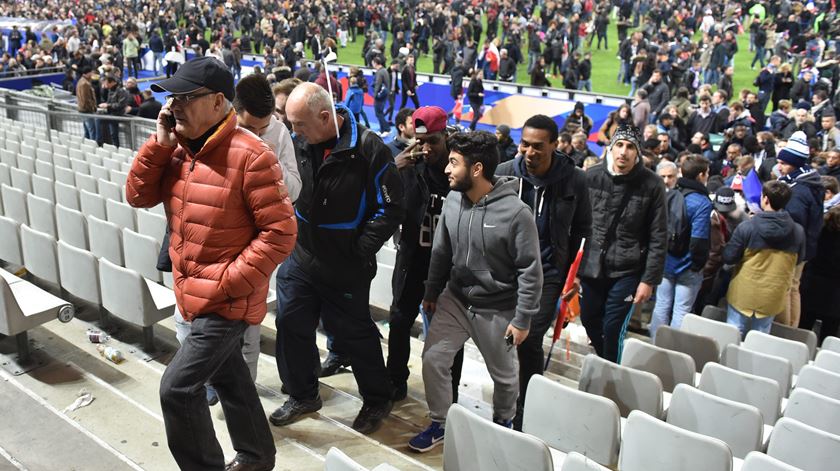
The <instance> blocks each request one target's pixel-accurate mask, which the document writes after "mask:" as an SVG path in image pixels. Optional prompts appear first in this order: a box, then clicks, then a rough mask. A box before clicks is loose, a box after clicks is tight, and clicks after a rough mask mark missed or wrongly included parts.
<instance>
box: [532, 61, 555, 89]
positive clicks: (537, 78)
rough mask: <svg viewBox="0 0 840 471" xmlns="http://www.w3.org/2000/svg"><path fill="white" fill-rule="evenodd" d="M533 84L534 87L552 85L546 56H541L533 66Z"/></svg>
mask: <svg viewBox="0 0 840 471" xmlns="http://www.w3.org/2000/svg"><path fill="white" fill-rule="evenodd" d="M531 86H532V87H550V86H551V82H550V81H549V80H548V77H547V76H546V71H545V58H544V57H540V58H539V59H537V62H536V63H535V64H534V66H533V67H532V68H531Z"/></svg>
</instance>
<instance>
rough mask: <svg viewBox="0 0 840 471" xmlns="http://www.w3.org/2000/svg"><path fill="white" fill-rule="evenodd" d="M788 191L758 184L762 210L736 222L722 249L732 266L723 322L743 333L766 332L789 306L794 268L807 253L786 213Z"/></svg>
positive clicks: (772, 184)
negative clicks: (738, 223) (730, 237)
mask: <svg viewBox="0 0 840 471" xmlns="http://www.w3.org/2000/svg"><path fill="white" fill-rule="evenodd" d="M791 193H792V192H791V189H790V188H789V187H788V186H787V185H785V184H784V183H781V182H778V181H769V182H765V183H764V185H762V188H761V209H762V211H761V212H759V213H756V214H755V215H754V216H753V217H752V218H751V219H748V220H746V221H744V222H743V223H741V224H740V225H738V228H737V229H735V231H734V233H733V234H732V239H731V240H730V241H729V243H727V244H726V247H725V248H724V249H723V262H724V263H727V264H731V265H735V268H734V270H733V275H732V281H731V282H730V284H729V290H728V292H727V294H726V302H727V304H728V308H727V314H726V322H727V323H728V324H732V325H734V326H736V327H738V330H739V331H740V332H741V337H742V338H743V337H745V336H746V335H747V332H749V331H750V330H758V331H760V332H765V333H769V332H770V326H771V325H772V322H773V319H774V317H775V316H777V315H779V314H782V313H783V312H784V310H785V309H786V306H787V304H788V300H787V296H788V294H787V293H788V291H790V289H791V286H792V284H793V282H792V281H793V277H794V271H795V270H796V266H797V264H799V263H800V262H801V261H802V260H804V257H805V234H804V232H803V230H802V227H801V226H800V225H799V224H796V223H795V222H794V221H793V219H792V218H791V217H790V214H788V213H787V212H786V211H784V208H785V205H786V204H787V202H788V201H790V198H791Z"/></svg>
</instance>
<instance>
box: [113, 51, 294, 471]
mask: <svg viewBox="0 0 840 471" xmlns="http://www.w3.org/2000/svg"><path fill="white" fill-rule="evenodd" d="M152 89H153V90H155V91H158V92H162V91H165V92H168V93H170V96H169V98H168V99H167V102H166V105H165V106H163V108H162V109H161V112H160V114H159V115H158V119H157V131H156V132H155V134H152V135H151V136H150V137H149V140H148V141H146V143H145V144H143V147H141V148H140V150H139V151H138V152H137V156H136V157H135V159H134V162H133V164H132V166H131V171H130V172H129V174H128V181H127V182H126V190H125V192H126V199H127V200H128V202H129V203H130V204H131V205H132V206H134V207H138V208H150V207H153V206H156V205H158V204H160V203H163V204H164V206H165V207H166V214H167V217H168V221H167V224H168V227H169V228H170V244H169V256H170V258H171V260H172V277H173V280H174V283H175V300H176V301H177V303H178V311H179V312H180V313H181V314H182V315H183V317H184V319H185V320H186V321H191V322H192V327H191V329H190V333H189V335H188V336H187V337H186V339H185V340H184V342H183V344H182V345H181V347H180V348H179V349H178V352H177V353H176V354H175V357H174V358H173V359H172V361H171V362H170V363H169V366H168V367H167V368H166V371H165V372H164V374H163V378H161V382H160V402H161V410H162V412H163V420H164V425H165V426H166V437H167V440H168V442H169V449H170V451H171V452H172V455H173V456H174V458H175V461H176V462H177V463H178V467H179V468H180V469H185V470H186V469H189V470H199V469H201V470H222V469H224V470H225V471H268V470H271V469H274V456H275V454H276V448H275V446H274V438H273V437H272V435H271V431H270V430H269V428H268V422H267V421H266V417H265V411H264V410H263V408H262V405H261V403H260V399H259V397H258V396H257V389H256V387H255V386H254V382H253V380H252V379H251V375H250V373H249V370H248V366H247V365H246V364H245V360H244V359H243V358H242V347H241V343H242V336H243V334H244V332H245V329H246V328H247V327H248V326H249V325H258V324H260V322H262V320H263V317H265V313H266V298H267V297H268V281H269V277H270V276H271V273H272V271H273V270H274V268H275V267H276V266H277V265H278V264H280V263H281V262H282V261H283V260H284V259H285V258H286V257H287V256H288V255H289V254H290V253H291V251H292V249H293V248H294V245H295V238H296V236H297V223H296V220H295V217H294V212H293V209H292V203H291V201H289V197H288V192H287V191H286V187H285V185H284V184H283V173H282V171H281V170H280V164H279V163H278V161H277V157H275V155H274V152H272V151H271V148H269V147H268V145H266V144H265V143H264V142H262V141H261V140H260V139H259V138H258V137H257V136H255V135H254V134H252V133H250V132H248V131H246V130H244V129H242V128H240V127H238V126H237V125H236V114H235V113H234V110H233V105H232V104H231V100H233V98H234V86H233V76H232V75H231V73H230V71H229V70H228V69H227V67H225V65H224V64H223V63H222V62H221V61H218V60H217V59H215V58H212V57H200V58H197V59H193V60H191V61H189V62H187V63H186V64H184V65H183V66H182V67H180V68H179V69H178V72H176V73H175V75H174V76H173V77H172V78H169V79H166V80H164V81H162V82H159V83H156V84H154V85H152ZM173 118H174V125H173V124H172V121H173ZM206 383H209V384H211V385H212V386H213V387H215V389H216V390H217V391H218V394H219V397H220V399H221V403H222V408H223V409H224V412H225V421H226V423H227V427H228V432H229V433H230V437H231V441H232V442H233V448H234V450H236V457H235V458H234V459H233V461H231V462H230V463H227V465H226V464H225V458H224V454H223V452H222V448H221V446H220V445H219V442H218V440H217V439H216V436H215V433H214V431H213V422H212V420H211V417H210V409H209V406H208V403H207V398H206V397H205V388H204V385H205V384H206Z"/></svg>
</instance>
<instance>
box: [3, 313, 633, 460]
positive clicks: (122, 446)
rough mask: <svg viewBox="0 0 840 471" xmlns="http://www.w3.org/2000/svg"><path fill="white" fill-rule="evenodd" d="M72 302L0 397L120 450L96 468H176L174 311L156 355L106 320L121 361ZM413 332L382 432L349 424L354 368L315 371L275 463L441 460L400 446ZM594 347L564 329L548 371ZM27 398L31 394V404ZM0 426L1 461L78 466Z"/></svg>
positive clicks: (467, 393) (473, 402)
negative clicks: (337, 455) (167, 427)
mask: <svg viewBox="0 0 840 471" xmlns="http://www.w3.org/2000/svg"><path fill="white" fill-rule="evenodd" d="M78 307H79V309H78V313H77V317H76V318H75V319H74V320H73V321H71V322H70V323H68V324H61V323H57V322H52V323H48V324H45V325H44V326H42V327H39V328H36V329H34V330H33V331H31V332H30V338H31V341H32V345H33V347H34V349H35V354H36V356H37V357H38V358H40V359H41V360H42V363H43V366H41V367H39V368H37V369H35V370H33V371H31V372H29V373H27V374H24V375H22V376H17V377H12V376H11V375H9V374H8V373H5V372H0V374H2V375H3V376H2V378H3V380H4V382H3V383H2V384H0V385H2V386H4V387H3V388H1V389H0V400H3V399H5V400H6V401H7V402H6V403H8V404H12V405H13V406H12V408H13V409H14V410H15V411H16V412H17V411H27V410H30V409H31V410H34V411H37V414H38V416H39V417H40V418H39V419H38V420H33V423H35V424H36V425H35V427H32V428H33V430H34V431H35V433H37V434H41V430H42V429H44V430H45V429H46V428H51V429H52V430H57V431H58V432H56V433H59V432H60V433H62V434H66V433H68V432H67V431H65V430H64V429H65V428H66V429H68V430H70V429H73V430H70V432H69V433H72V434H73V435H74V436H77V437H76V438H77V439H78V440H80V441H82V442H81V443H80V444H79V445H78V446H77V447H75V449H79V448H80V447H84V449H86V450H87V449H92V450H94V451H95V453H94V455H95V456H98V454H103V456H105V458H101V459H99V458H97V461H102V460H112V461H113V460H116V461H117V462H118V463H121V464H118V465H117V466H115V467H105V468H102V469H123V468H128V469H154V470H169V469H173V470H174V469H177V466H176V465H175V463H174V461H173V459H172V457H171V454H170V453H169V450H168V448H167V447H166V437H165V434H164V430H163V422H162V414H161V411H160V402H159V392H158V387H159V384H160V378H161V375H162V374H163V371H164V370H165V368H166V365H168V363H169V361H170V360H171V358H172V356H173V354H174V352H175V351H176V350H177V347H178V343H177V340H176V339H175V324H174V321H173V320H172V319H171V318H169V319H165V320H164V321H162V322H161V323H159V324H158V326H157V327H156V332H155V337H156V342H157V345H158V346H159V351H158V352H156V353H155V354H153V355H148V354H145V353H144V352H142V351H141V350H140V348H139V345H140V344H141V341H142V334H141V330H140V329H139V328H136V327H134V326H130V325H127V324H124V323H122V322H120V321H118V320H114V321H112V325H111V326H110V327H108V329H109V331H110V332H111V333H112V334H113V339H112V340H111V342H110V344H111V345H113V346H115V347H117V348H119V349H120V350H122V351H123V353H124V354H125V355H126V357H127V360H126V361H125V362H123V363H121V364H119V365H115V364H112V363H110V362H109V361H108V360H106V359H104V358H102V357H101V356H100V355H99V354H98V352H97V351H96V345H94V344H91V343H90V342H89V341H88V340H87V336H86V332H87V330H88V329H91V328H93V329H100V328H101V326H100V325H99V319H98V311H97V310H96V309H94V308H92V307H91V306H84V305H80V306H78ZM372 311H373V315H374V318H375V319H387V312H385V311H383V310H381V309H377V308H375V307H374V308H372ZM378 325H379V327H380V331H381V332H382V334H383V340H382V349H383V353H384V354H385V355H386V356H387V337H388V333H389V332H388V325H387V321H385V320H380V322H378ZM581 329H582V327H581V326H580V325H578V324H572V325H571V326H569V327H567V329H566V333H564V335H567V334H568V333H572V338H573V339H575V340H580V332H581ZM421 331H422V327H421V324H420V323H419V322H418V327H417V328H416V329H415V335H418V336H419V335H420V333H421ZM634 336H635V335H634ZM275 337H276V328H275V326H274V314H273V313H270V314H269V315H268V316H266V318H265V320H264V321H263V330H262V336H261V350H262V354H261V356H260V360H259V364H260V366H259V374H258V378H257V386H258V392H259V394H260V399H261V401H262V404H263V407H264V409H265V411H266V412H267V413H271V412H272V411H273V410H274V409H276V408H277V407H280V406H281V405H282V404H283V402H285V400H286V396H285V395H283V394H282V393H281V392H280V388H281V384H280V380H279V377H278V375H277V370H276V363H275V360H274V345H275ZM583 338H584V339H585V336H584V337H583ZM317 342H318V347H319V350H320V354H321V356H322V358H324V357H326V354H327V351H326V337H325V336H324V335H322V334H320V333H319V334H318V335H317ZM410 342H411V355H410V359H409V371H410V377H409V381H408V384H409V390H408V398H407V399H406V400H405V401H402V402H400V403H399V404H397V405H395V407H394V410H393V411H392V413H391V416H390V417H389V418H388V419H386V421H385V424H384V425H383V427H382V428H381V429H380V430H379V431H378V432H376V433H375V434H373V435H371V436H364V435H361V434H359V433H357V432H355V431H354V430H352V428H351V424H352V421H353V419H354V418H355V416H356V414H357V413H358V410H359V408H360V407H361V405H362V401H361V398H360V396H359V393H358V388H357V386H356V384H355V381H354V379H353V376H352V374H350V372H347V373H344V374H338V375H335V376H333V377H330V378H324V379H322V381H321V396H322V399H323V400H324V407H323V409H322V410H321V411H319V412H318V413H316V414H312V415H311V416H309V417H306V418H304V419H303V420H301V421H299V422H297V423H295V424H292V425H290V426H287V427H281V428H278V427H272V433H273V435H274V438H275V443H276V446H277V449H278V454H277V469H290V470H291V469H294V470H310V469H311V470H316V469H323V460H324V455H326V453H327V451H328V450H329V448H330V447H332V446H337V447H339V448H340V449H342V450H343V451H344V452H345V453H347V454H349V455H350V456H351V457H353V458H354V459H356V460H357V461H359V462H360V463H361V464H362V465H364V466H367V467H374V466H377V465H379V464H381V463H388V464H391V465H392V466H395V467H397V468H398V469H403V470H415V469H422V470H427V469H441V468H442V464H443V463H442V461H443V459H442V448H437V449H435V450H433V451H432V452H430V453H425V454H415V453H412V452H410V451H409V450H408V449H407V446H406V444H407V442H408V440H409V439H410V438H411V437H412V436H414V435H415V434H416V433H418V432H419V431H421V430H422V429H423V428H425V427H426V425H427V424H428V408H427V405H426V402H425V392H424V388H423V383H422V374H421V373H422V361H421V353H422V349H423V342H422V341H421V340H420V339H418V338H416V337H412V338H411V341H410ZM550 343H551V338H550V337H546V339H545V342H544V346H545V350H546V351H548V349H549V347H550ZM13 349H14V339H11V338H6V339H2V340H0V353H8V352H9V351H11V350H13ZM465 351H466V358H465V365H464V372H463V377H462V382H461V388H460V400H459V402H460V403H461V404H463V405H465V406H466V407H468V408H470V409H472V410H474V411H475V412H476V413H478V414H479V415H482V416H484V417H487V418H490V417H491V416H492V407H491V404H492V392H493V386H492V381H490V378H489V375H488V374H487V371H486V368H485V366H484V362H483V360H482V358H481V355H480V353H479V352H478V349H477V348H476V347H475V345H474V344H473V343H472V342H468V344H467V346H466V349H465ZM591 351H592V349H591V347H589V346H588V345H586V344H584V343H582V342H579V341H568V342H567V341H566V337H561V340H560V341H559V342H558V344H557V345H556V346H555V349H554V352H553V356H552V359H551V361H550V362H549V368H548V371H547V372H546V376H547V377H549V378H551V379H553V380H555V381H558V382H561V383H564V384H567V385H569V386H572V387H576V382H577V380H578V378H579V376H580V366H581V363H582V361H583V357H584V356H585V355H586V354H588V353H590V352H591ZM81 389H84V390H85V391H87V392H90V393H91V394H93V396H94V397H95V401H94V402H93V403H92V404H91V405H89V406H87V407H84V408H82V409H79V410H77V411H74V412H69V413H67V414H62V413H61V412H58V411H61V410H62V409H64V407H66V406H67V405H68V404H70V403H72V402H73V401H74V400H75V399H76V397H77V396H78V395H79V392H80V390H81ZM3 394H5V395H6V396H2V395H3ZM32 401H34V402H35V403H36V404H35V405H33V404H32V403H31V402H32ZM4 404H5V403H4ZM211 415H212V417H213V424H214V427H215V430H216V434H217V437H218V439H219V442H220V444H221V446H222V448H223V450H224V452H225V455H226V456H228V457H232V456H233V454H234V451H233V450H232V448H231V445H230V438H229V435H228V432H227V428H226V426H225V422H224V416H223V414H222V412H221V408H220V407H219V406H216V407H213V408H212V409H211ZM19 420H20V419H19ZM56 421H60V422H61V423H63V424H64V425H63V426H62V427H64V428H61V427H55V426H52V425H53V424H52V422H56ZM56 423H57V422H56ZM16 430H17V429H16ZM3 432H5V431H0V458H2V459H0V471H2V470H3V469H4V467H8V466H12V469H18V468H16V467H15V466H16V465H15V461H14V460H15V459H17V458H14V457H15V456H18V455H19V456H21V457H23V459H24V461H19V462H20V463H21V466H23V467H25V468H26V469H38V466H37V464H38V462H35V461H32V458H28V456H29V455H28V453H31V454H35V455H38V456H39V457H40V458H39V459H41V460H43V461H44V462H46V463H47V465H46V467H45V468H42V469H58V468H56V466H58V467H60V468H61V469H75V468H73V467H72V466H73V465H72V464H70V465H68V466H69V467H68V466H65V464H67V463H74V462H73V461H72V460H70V459H66V458H65V457H64V456H62V453H63V451H62V449H57V450H55V452H53V450H52V448H49V447H48V446H47V445H46V443H49V442H48V441H46V440H44V441H40V442H39V441H36V442H34V443H35V445H33V446H32V447H30V448H27V449H25V450H21V447H20V445H17V443H18V442H16V441H14V440H9V439H7V437H5V436H4V435H2V433H3ZM44 436H45V437H49V438H50V441H53V440H54V437H52V436H51V435H49V434H46V433H45V434H44ZM8 444H12V445H8ZM97 447H98V448H97ZM4 448H5V449H6V450H9V449H11V451H10V452H9V453H7V454H9V457H6V454H4ZM72 449H73V448H71V450H72ZM47 450H49V452H47ZM68 452H69V451H68ZM10 458H11V459H10ZM26 460H29V462H27V461H26ZM84 463H86V464H87V465H88V466H89V465H90V463H91V462H90V461H89V460H87V459H86V458H85V459H84ZM120 466H123V468H120ZM78 469H83V467H82V468H78ZM87 469H90V468H89V467H88V468H87ZM97 469H98V467H97Z"/></svg>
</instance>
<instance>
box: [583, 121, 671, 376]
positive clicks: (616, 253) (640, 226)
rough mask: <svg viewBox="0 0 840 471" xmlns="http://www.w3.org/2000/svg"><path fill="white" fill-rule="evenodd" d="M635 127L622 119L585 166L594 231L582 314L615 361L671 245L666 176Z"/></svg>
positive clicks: (597, 343) (599, 348) (598, 348)
mask: <svg viewBox="0 0 840 471" xmlns="http://www.w3.org/2000/svg"><path fill="white" fill-rule="evenodd" d="M640 154H641V152H640V149H639V131H638V129H636V128H635V127H634V126H620V127H619V128H618V129H617V130H616V132H615V134H614V135H613V138H612V142H610V147H609V148H608V149H607V154H606V157H605V158H604V159H603V160H602V161H601V162H599V163H598V164H596V165H594V166H592V167H590V168H589V169H588V170H587V171H586V177H587V182H588V185H589V198H590V201H591V202H592V236H591V237H589V238H587V239H586V247H585V248H584V256H583V261H582V262H581V267H580V278H581V286H582V290H583V292H584V293H585V295H584V296H583V300H582V302H581V306H580V307H581V321H582V322H583V325H584V327H586V333H587V335H588V336H589V338H590V339H591V341H592V346H593V347H595V352H596V353H597V354H598V356H600V357H602V358H605V359H607V360H610V361H617V360H618V355H619V352H621V350H622V348H623V343H624V342H623V339H624V326H625V325H626V324H627V322H628V320H629V318H630V315H631V314H632V312H633V311H634V309H631V308H632V307H633V306H636V308H639V306H640V305H641V304H642V303H644V302H646V301H647V300H648V299H650V297H651V294H653V288H654V287H655V286H657V285H659V283H660V281H662V273H663V271H664V268H665V254H666V249H667V245H668V228H667V219H668V213H667V207H666V204H665V183H663V181H662V179H661V178H659V176H657V175H656V174H655V173H653V172H652V171H650V170H648V169H647V168H645V165H644V161H643V160H642V159H641V156H640Z"/></svg>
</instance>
